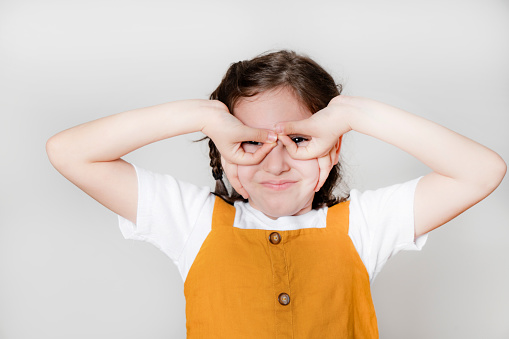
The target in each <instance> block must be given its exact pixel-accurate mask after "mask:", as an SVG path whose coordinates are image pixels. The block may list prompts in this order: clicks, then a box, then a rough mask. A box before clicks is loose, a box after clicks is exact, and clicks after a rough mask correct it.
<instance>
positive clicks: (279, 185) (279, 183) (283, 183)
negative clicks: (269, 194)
mask: <svg viewBox="0 0 509 339" xmlns="http://www.w3.org/2000/svg"><path fill="white" fill-rule="evenodd" d="M295 183H296V181H293V180H268V181H263V182H262V183H261V185H262V186H263V187H265V188H268V189H271V190H274V191H284V190H286V189H288V188H290V187H292V186H293V185H294V184H295Z"/></svg>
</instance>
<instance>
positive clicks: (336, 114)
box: [47, 51, 506, 338]
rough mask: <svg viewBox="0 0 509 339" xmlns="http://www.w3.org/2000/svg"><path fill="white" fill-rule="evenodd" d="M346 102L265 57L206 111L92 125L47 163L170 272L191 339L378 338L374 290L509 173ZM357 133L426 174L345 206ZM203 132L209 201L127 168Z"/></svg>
mask: <svg viewBox="0 0 509 339" xmlns="http://www.w3.org/2000/svg"><path fill="white" fill-rule="evenodd" d="M340 89H341V88H340V87H339V90H338V87H337V86H336V85H335V83H334V81H333V79H332V78H331V76H330V75H329V74H328V73H327V72H326V71H324V70H323V69H322V68H321V67H320V66H319V65H317V64H316V63H315V62H314V61H312V60H311V59H309V58H307V57H303V56H299V55H297V54H295V53H294V52H289V51H280V52H275V53H270V54H265V55H262V56H259V57H256V58H254V59H252V60H249V61H242V62H237V63H235V64H232V65H231V67H230V68H229V69H228V71H227V73H226V75H225V77H224V78H223V80H222V82H221V84H220V85H219V87H218V88H217V89H216V90H215V91H214V92H213V93H212V95H211V97H210V99H211V100H184V101H176V102H170V103H166V104H162V105H157V106H153V107H148V108H143V109H136V110H132V111H128V112H124V113H120V114H116V115H113V116H110V117H106V118H102V119H99V120H96V121H92V122H89V123H86V124H83V125H80V126H77V127H74V128H71V129H69V130H66V131H63V132H61V133H59V134H57V135H55V136H53V137H52V138H51V139H50V140H49V141H48V144H47V151H48V155H49V158H50V160H51V162H52V164H53V165H54V166H55V168H56V169H57V170H58V171H59V172H60V173H62V174H63V175H64V176H65V177H66V178H68V179H69V180H70V181H72V182H73V183H74V184H76V185H77V186H78V187H80V188H81V189H82V190H84V191H85V192H86V193H88V194H89V195H90V196H92V197H93V198H94V199H96V200H97V201H99V202H100V203H101V204H103V205H104V206H106V207H108V208H109V209H111V210H112V211H114V212H115V213H117V214H118V215H119V220H120V228H121V230H122V233H123V235H124V236H125V237H126V238H129V239H138V240H145V241H149V242H151V243H153V244H154V245H155V246H157V247H158V248H160V249H161V250H162V251H163V252H164V253H166V254H167V255H168V256H169V257H170V258H171V259H172V260H173V261H174V262H175V264H176V265H177V266H178V268H179V271H180V273H181V275H182V278H183V279H184V281H185V283H184V293H185V296H186V316H187V334H188V337H189V338H377V337H378V329H377V323H376V316H375V311H374V307H373V303H372V300H371V294H370V281H371V280H373V278H374V277H375V276H376V274H377V273H378V272H379V271H380V269H381V268H382V266H383V265H384V264H385V262H386V261H387V259H388V258H389V257H391V256H392V255H394V254H395V253H397V252H398V251H400V250H402V249H420V248H421V247H422V246H423V244H424V242H425V241H426V234H427V233H428V232H429V231H431V230H433V229H435V228H436V227H438V226H440V225H442V224H444V223H446V222H447V221H449V220H451V219H452V218H454V217H455V216H457V215H458V214H460V213H462V212H463V211H465V210H466V209H468V208H469V207H471V206H472V205H474V204H476V203H477V202H479V201H480V200H482V199H483V198H485V197H486V196H487V195H488V194H490V193H491V192H492V191H493V190H494V189H495V188H496V187H497V186H498V184H499V183H500V182H501V180H502V178H503V176H504V175H505V172H506V165H505V163H504V161H503V160H502V159H501V158H500V157H499V156H498V155H497V154H496V153H495V152H493V151H491V150H489V149H487V148H485V147H483V146H481V145H479V144H477V143H475V142H474V141H472V140H469V139H467V138H465V137H463V136H461V135H458V134H456V133H454V132H452V131H450V130H448V129H446V128H444V127H442V126H439V125H437V124H435V123H433V122H430V121H428V120H425V119H422V118H420V117H417V116H414V115H412V114H410V113H407V112H405V111H403V110H400V109H397V108H395V107H392V106H389V105H386V104H383V103H380V102H377V101H374V100H370V99H365V98H360V97H346V96H343V95H340ZM351 130H354V131H357V132H360V133H363V134H366V135H370V136H373V137H375V138H378V139H380V140H382V141H385V142H388V143H390V144H392V145H394V146H396V147H399V148H401V149H402V150H404V151H406V152H408V153H410V154H412V155H413V156H415V157H416V158H418V159H419V160H421V161H422V162H423V163H424V164H426V165H427V166H428V167H430V168H431V170H432V171H431V173H429V174H427V175H425V176H424V177H421V178H418V179H415V180H412V181H409V182H406V183H402V184H399V185H394V186H391V187H387V188H382V189H379V190H376V191H368V192H364V193H360V192H358V191H356V190H352V191H351V192H350V194H344V192H340V193H341V195H340V196H335V195H334V194H333V190H334V189H335V188H337V187H338V185H340V184H341V180H342V176H341V170H340V166H339V164H338V158H339V153H340V150H341V137H342V136H343V135H344V134H345V133H347V132H349V131H351ZM196 131H202V132H203V133H204V134H205V135H206V136H207V137H208V138H210V140H209V146H210V164H211V166H212V173H213V176H214V178H215V179H216V183H217V184H216V189H215V192H213V193H211V192H210V189H208V188H199V187H196V186H194V185H192V184H188V183H184V182H180V181H178V180H177V179H175V178H173V177H171V176H169V175H160V174H155V173H151V172H149V171H146V170H143V169H141V168H138V167H135V166H133V165H131V164H129V163H127V162H125V161H123V160H122V159H121V157H122V156H124V155H125V154H127V153H129V152H132V151H133V150H135V149H138V148H140V147H142V146H144V145H147V144H149V143H152V142H156V141H158V140H163V139H166V138H171V137H173V136H176V135H181V134H185V133H191V132H196ZM225 177H226V178H225ZM225 179H227V180H228V182H229V183H230V184H231V187H232V188H231V189H230V190H228V189H227V186H226V185H225V184H224V180H225Z"/></svg>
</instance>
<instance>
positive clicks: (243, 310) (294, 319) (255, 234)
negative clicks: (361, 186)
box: [184, 198, 378, 339]
mask: <svg viewBox="0 0 509 339" xmlns="http://www.w3.org/2000/svg"><path fill="white" fill-rule="evenodd" d="M348 206H349V203H348V202H344V203H341V204H338V205H335V206H333V207H331V208H329V210H328V212H327V227H326V228H307V229H300V230H290V231H277V233H279V234H280V235H281V242H279V243H278V244H272V243H271V242H270V241H269V235H270V234H271V233H272V232H273V231H266V230H257V229H239V228H236V227H233V221H234V218H235V208H234V207H233V206H231V205H229V204H227V203H226V202H224V201H223V200H222V199H220V198H216V201H215V205H214V213H213V217H212V229H211V232H210V233H209V235H208V236H207V238H206V239H205V241H204V243H203V244H202V247H201V248H200V251H199V253H198V255H197V256H196V259H195V261H194V262H193V265H192V266H191V269H190V270H189V273H188V275H187V278H186V281H185V283H184V294H185V296H186V317H187V337H188V338H190V339H195V338H222V339H225V338H236V339H237V338H256V339H260V338H294V339H301V338H302V339H303V338H321V339H322V338H323V339H325V338H378V329H377V322H376V316H375V310H374V306H373V302H372V299H371V291H370V285H369V276H368V273H367V271H366V268H365V267H364V264H363V263H362V261H361V259H360V257H359V254H358V253H357V251H356V249H355V247H354V245H353V243H352V241H351V239H350V237H349V236H348V216H349V210H348ZM281 293H287V294H288V295H289V296H290V303H289V304H288V305H281V304H280V303H279V301H278V296H279V294H281Z"/></svg>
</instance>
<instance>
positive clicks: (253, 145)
mask: <svg viewBox="0 0 509 339" xmlns="http://www.w3.org/2000/svg"><path fill="white" fill-rule="evenodd" d="M241 146H242V149H243V150H244V152H246V153H254V152H256V150H257V149H258V148H260V147H262V143H261V142H257V141H244V142H243V143H242V144H241Z"/></svg>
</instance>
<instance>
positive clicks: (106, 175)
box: [46, 100, 276, 222]
mask: <svg viewBox="0 0 509 339" xmlns="http://www.w3.org/2000/svg"><path fill="white" fill-rule="evenodd" d="M197 131H202V132H203V133H205V134H206V135H208V136H209V137H211V138H212V140H214V142H215V144H216V146H217V147H218V149H219V150H220V152H221V154H222V155H223V157H224V158H226V160H227V161H231V162H232V163H238V164H252V163H258V162H260V161H261V160H262V159H263V158H264V157H265V155H266V154H267V153H268V152H269V151H270V149H271V148H272V147H273V145H274V143H273V141H274V140H275V139H276V135H275V134H274V133H273V132H269V131H264V130H258V129H253V128H250V127H247V126H245V125H243V124H242V123H241V122H240V121H239V120H237V119H236V118H235V117H233V115H231V114H230V113H229V112H228V109H227V108H226V106H225V105H224V104H222V103H221V102H219V101H212V100H183V101H175V102H170V103H165V104H161V105H157V106H152V107H147V108H141V109H135V110H131V111H127V112H124V113H119V114H115V115H112V116H109V117H105V118H101V119H98V120H95V121H91V122H88V123H85V124H82V125H79V126H76V127H73V128H70V129H68V130H65V131H63V132H60V133H58V134H56V135H55V136H53V137H51V138H50V139H49V140H48V142H47V145H46V150H47V153H48V156H49V159H50V161H51V163H52V164H53V166H54V167H55V168H56V169H57V170H58V171H59V172H60V173H61V174H62V175H63V176H65V177H66V178H67V179H69V180H70V181H71V182H73V183H74V184H75V185H76V186H78V187H79V188H80V189H82V190H83V191H84V192H86V193H87V194H89V195H90V196H91V197H92V198H94V199H95V200H97V201H98V202H100V203H101V204H103V205H104V206H106V207H107V208H109V209H110V210H112V211H113V212H115V213H117V214H119V215H121V216H123V217H125V218H126V219H128V220H130V221H132V222H136V210H137V196H138V184H137V178H136V173H135V171H134V168H133V167H132V166H131V165H130V164H128V163H127V162H125V161H123V160H122V159H121V157H122V156H124V155H125V154H127V153H130V152H132V151H134V150H136V149H138V148H140V147H142V146H145V145H147V144H150V143H152V142H155V141H159V140H163V139H166V138H171V137H173V136H177V135H181V134H186V133H191V132H197ZM247 140H255V141H259V142H265V143H266V145H267V146H266V147H264V148H263V149H260V152H258V153H254V154H249V153H244V152H243V149H242V147H241V145H240V144H241V142H242V141H247ZM271 142H272V143H271Z"/></svg>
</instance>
